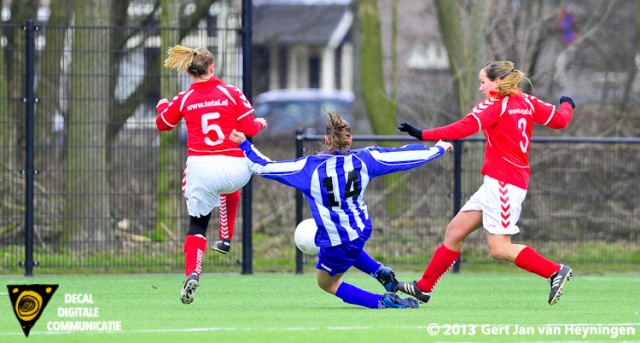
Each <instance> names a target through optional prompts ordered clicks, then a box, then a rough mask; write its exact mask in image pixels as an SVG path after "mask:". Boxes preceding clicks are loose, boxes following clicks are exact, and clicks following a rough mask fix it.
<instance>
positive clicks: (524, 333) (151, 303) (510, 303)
mask: <svg viewBox="0 0 640 343" xmlns="http://www.w3.org/2000/svg"><path fill="white" fill-rule="evenodd" d="M416 276H417V275H416V274H408V273H399V274H398V277H399V278H400V279H408V280H410V279H412V278H415V277H416ZM182 279H183V278H182V276H181V275H177V274H171V275H158V274H154V275H139V274H134V275H82V276H80V275H63V276H53V275H47V276H34V277H30V278H25V277H23V276H2V277H0V280H2V283H3V284H4V285H15V284H50V283H51V284H58V285H59V288H58V289H57V291H56V292H55V294H54V295H53V298H52V299H51V301H50V302H49V304H48V305H47V307H46V308H45V309H44V311H43V314H42V316H41V317H40V318H39V319H38V321H37V323H36V324H35V325H34V326H33V328H32V330H31V333H30V335H29V337H28V338H25V337H24V334H23V333H22V330H21V328H20V324H19V322H18V320H17V319H16V317H15V315H14V313H13V310H12V305H11V301H10V299H9V296H8V293H7V288H6V287H2V289H0V318H1V320H0V342H20V341H24V340H25V339H28V341H29V342H153V343H160V342H225V343H230V342H267V343H268V342H274V343H275V342H332V343H337V342H433V341H440V342H449V341H455V342H541V341H544V342H548V341H573V342H579V341H627V342H640V275H639V274H635V273H630V274H611V275H593V274H580V273H577V275H576V274H574V277H573V278H572V280H571V281H570V282H569V283H568V284H567V287H566V288H565V292H564V295H563V297H562V299H561V300H560V302H559V303H558V304H556V305H554V306H549V305H548V304H547V297H548V291H549V285H548V283H547V282H546V281H545V280H543V279H541V278H539V277H536V276H533V275H531V274H528V273H525V272H520V271H519V270H515V271H513V272H511V273H468V272H467V273H460V274H447V275H445V276H444V277H443V279H442V280H441V281H440V283H439V284H438V287H437V289H436V293H434V296H433V298H432V299H431V301H430V302H429V304H427V305H423V306H422V307H421V308H420V309H417V310H412V309H407V310H396V309H387V310H370V309H365V308H359V307H356V306H352V305H348V304H345V303H342V302H341V301H340V300H339V299H338V298H335V297H333V296H332V295H329V294H326V293H324V292H323V291H321V290H320V289H319V288H318V287H317V286H316V283H315V274H312V273H306V274H304V275H293V274H255V275H239V274H213V273H212V274H204V275H203V276H202V277H201V283H200V288H199V289H198V292H197V297H196V300H195V301H194V303H192V304H191V305H183V304H182V303H180V300H179V297H178V291H179V289H180V286H181V284H182ZM345 280H346V281H348V282H350V283H353V284H356V285H359V286H361V287H363V288H365V289H368V290H370V291H375V292H379V293H382V292H383V288H382V287H381V286H380V285H379V284H378V283H377V282H376V281H375V280H374V279H372V278H370V277H367V276H365V275H363V274H361V273H359V272H350V273H349V274H347V275H346V277H345ZM78 293H82V294H90V295H91V299H92V300H93V302H94V303H93V304H69V303H65V300H66V299H67V298H68V296H67V295H70V294H78ZM70 307H80V308H83V309H84V310H80V311H83V312H91V313H92V314H93V315H97V317H89V318H77V317H65V316H64V313H65V311H66V313H70V312H69V311H67V310H65V308H70ZM94 308H97V309H98V310H97V312H96V310H94ZM74 321H94V322H96V321H99V322H109V323H110V324H111V325H115V323H119V324H120V325H121V331H114V332H97V331H78V330H76V331H58V330H57V329H59V328H60V327H63V326H65V325H69V324H68V322H74ZM516 325H518V326H517V327H516ZM585 331H586V333H587V334H586V336H585V335H584V332H585ZM516 332H519V334H515V333H516Z"/></svg>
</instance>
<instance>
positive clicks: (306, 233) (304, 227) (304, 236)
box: [293, 218, 320, 255]
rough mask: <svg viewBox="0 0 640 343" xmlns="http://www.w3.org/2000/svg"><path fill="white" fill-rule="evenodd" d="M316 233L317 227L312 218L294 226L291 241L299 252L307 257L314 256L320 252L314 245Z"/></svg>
mask: <svg viewBox="0 0 640 343" xmlns="http://www.w3.org/2000/svg"><path fill="white" fill-rule="evenodd" d="M316 232H318V227H317V226H316V222H315V220H313V218H311V219H305V220H303V221H301V222H300V224H298V226H296V231H295V232H294V234H293V239H294V240H295V241H296V246H297V247H298V249H300V251H302V252H303V253H305V254H309V255H315V254H317V253H318V251H320V247H318V246H317V245H316Z"/></svg>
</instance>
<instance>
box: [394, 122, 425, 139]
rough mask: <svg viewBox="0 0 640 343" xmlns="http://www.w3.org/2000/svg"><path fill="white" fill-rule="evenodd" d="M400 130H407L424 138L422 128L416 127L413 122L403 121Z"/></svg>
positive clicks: (412, 134) (415, 135) (410, 133)
mask: <svg viewBox="0 0 640 343" xmlns="http://www.w3.org/2000/svg"><path fill="white" fill-rule="evenodd" d="M398 130H400V131H402V132H406V133H408V134H409V135H411V136H413V137H415V138H417V139H419V140H422V130H419V129H416V128H415V127H413V126H412V125H411V124H409V123H401V124H400V126H398Z"/></svg>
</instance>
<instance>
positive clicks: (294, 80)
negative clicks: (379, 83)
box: [252, 1, 354, 94]
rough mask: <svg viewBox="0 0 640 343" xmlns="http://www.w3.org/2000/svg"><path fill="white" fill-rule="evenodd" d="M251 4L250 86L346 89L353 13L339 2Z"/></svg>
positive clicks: (350, 74) (351, 55)
mask: <svg viewBox="0 0 640 343" xmlns="http://www.w3.org/2000/svg"><path fill="white" fill-rule="evenodd" d="M255 5H256V6H255V7H254V9H253V66H252V67H253V70H254V75H253V91H254V93H255V94H258V93H262V92H265V91H268V90H274V89H281V88H290V89H301V88H320V89H339V90H346V91H351V90H352V88H353V74H354V73H353V65H354V49H353V43H352V41H351V30H352V27H353V19H354V15H353V13H352V11H351V9H350V5H349V4H348V3H347V2H343V3H333V2H331V3H327V2H321V3H318V2H313V3H300V2H296V3H287V2H285V3H283V2H271V1H270V2H265V1H262V2H260V1H257V2H256V3H255Z"/></svg>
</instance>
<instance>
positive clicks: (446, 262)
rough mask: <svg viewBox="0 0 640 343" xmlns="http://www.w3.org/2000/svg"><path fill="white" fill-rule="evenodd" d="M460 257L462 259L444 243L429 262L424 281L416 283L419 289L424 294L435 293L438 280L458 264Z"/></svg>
mask: <svg viewBox="0 0 640 343" xmlns="http://www.w3.org/2000/svg"><path fill="white" fill-rule="evenodd" d="M458 257H460V252H459V251H453V250H450V249H449V248H447V247H446V246H444V243H442V244H440V246H439V247H438V248H437V249H436V251H435V252H434V253H433V257H432V258H431V262H429V265H427V268H426V269H425V270H424V273H423V274H422V279H420V280H418V281H417V282H416V284H417V285H418V288H420V290H422V291H423V292H431V291H433V287H435V285H436V283H438V280H440V278H441V277H442V275H444V273H446V272H447V270H449V268H451V266H453V264H454V263H456V261H457V260H458Z"/></svg>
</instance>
